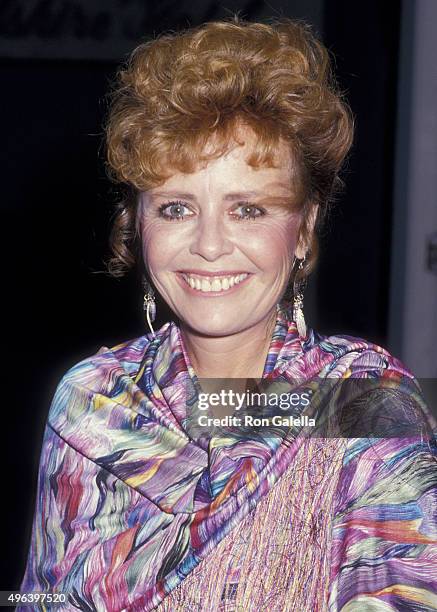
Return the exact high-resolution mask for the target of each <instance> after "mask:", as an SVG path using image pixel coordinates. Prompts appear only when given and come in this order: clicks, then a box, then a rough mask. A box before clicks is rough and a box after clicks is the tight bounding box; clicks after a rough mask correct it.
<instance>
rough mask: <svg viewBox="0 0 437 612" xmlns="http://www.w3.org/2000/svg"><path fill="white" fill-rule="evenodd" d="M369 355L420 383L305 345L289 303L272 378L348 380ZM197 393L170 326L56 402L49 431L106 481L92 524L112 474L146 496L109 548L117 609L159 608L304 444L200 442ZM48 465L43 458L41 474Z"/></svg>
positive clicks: (64, 389) (270, 365) (344, 348)
mask: <svg viewBox="0 0 437 612" xmlns="http://www.w3.org/2000/svg"><path fill="white" fill-rule="evenodd" d="M369 350H370V352H371V353H372V359H371V362H370V361H369V363H370V364H371V367H372V369H373V370H375V371H378V370H381V371H387V372H388V370H389V369H391V370H392V371H394V372H396V373H397V375H406V376H409V377H411V374H410V373H409V372H408V371H407V370H405V369H403V367H402V365H401V364H400V362H397V361H396V360H395V359H394V358H393V357H391V356H390V355H389V354H388V353H387V352H386V351H385V350H384V349H381V348H380V347H375V345H371V344H370V343H367V342H366V341H364V340H361V339H356V338H355V339H354V338H349V337H346V336H343V337H339V336H337V337H332V338H331V339H330V342H327V341H326V337H324V336H320V335H319V334H317V333H316V332H314V330H311V329H309V330H308V333H307V336H306V338H305V339H301V338H300V337H299V334H298V332H297V328H296V324H295V322H294V321H293V320H292V316H291V312H290V308H289V306H288V305H287V304H280V305H278V308H277V318H276V323H275V328H274V332H273V334H272V338H271V342H270V347H269V351H268V355H267V359H266V362H265V367H264V372H263V378H264V379H270V380H276V379H282V380H290V381H292V380H293V379H295V378H299V379H301V380H310V379H311V378H313V377H315V376H319V377H320V376H322V377H323V376H326V375H328V374H329V375H333V376H337V377H342V376H348V375H350V369H351V368H352V367H353V363H354V361H355V360H356V359H357V357H358V356H360V355H361V357H362V359H361V362H360V367H361V368H363V369H365V367H366V357H365V356H366V352H369ZM340 358H342V359H340ZM197 382H198V381H197V379H196V375H195V373H194V370H193V367H192V365H191V363H190V361H189V358H188V355H187V353H186V350H185V347H184V344H183V341H182V337H181V333H180V329H179V328H178V326H177V324H176V323H174V322H169V323H166V324H165V325H164V326H163V327H162V328H161V329H160V330H158V332H157V334H156V338H155V339H152V338H151V337H147V336H142V337H140V338H138V339H136V340H134V341H129V342H125V343H123V344H120V345H118V346H116V347H114V348H112V349H109V348H107V347H103V348H102V349H101V350H100V351H99V352H98V353H97V354H96V355H94V356H93V357H91V358H89V359H87V360H84V361H83V362H81V363H79V364H77V365H76V366H74V367H73V368H71V370H69V372H67V374H66V375H65V376H64V378H63V379H62V381H61V383H60V385H59V386H58V389H57V391H56V394H55V397H54V400H53V403H52V407H51V410H50V414H49V422H48V426H49V428H50V429H52V430H53V431H54V432H56V434H57V436H59V437H60V439H61V440H63V441H66V443H67V444H68V445H69V447H71V448H73V449H74V450H75V451H77V452H78V453H80V454H81V455H82V456H84V457H86V458H87V459H89V460H91V461H92V462H94V464H95V465H96V466H98V469H99V470H101V472H98V474H97V476H93V478H94V479H95V480H94V481H93V483H92V484H91V483H89V486H90V487H94V489H93V491H94V492H95V496H96V498H97V501H96V508H95V511H94V512H93V515H92V517H91V518H90V520H89V525H92V524H95V522H96V521H97V520H98V517H99V512H100V511H101V508H102V507H103V505H104V501H105V495H104V491H105V486H107V485H105V482H106V480H107V478H108V477H107V476H102V474H108V473H109V474H110V475H111V476H113V477H115V478H116V480H117V481H122V482H123V483H124V484H125V485H127V486H128V487H129V490H133V491H134V492H135V493H136V494H137V497H136V498H135V499H136V501H135V504H134V505H135V508H131V509H129V512H128V513H127V516H128V519H126V520H127V526H126V529H125V530H122V531H121V532H120V534H119V535H116V536H114V537H115V539H113V542H112V544H111V546H113V548H112V549H111V550H112V553H111V555H112V562H111V567H110V570H108V571H109V574H110V575H111V577H112V576H113V575H114V576H115V574H116V571H118V572H120V571H123V572H125V573H124V575H123V579H121V578H120V579H119V584H124V585H125V588H124V589H121V587H120V589H119V592H117V593H115V594H113V597H114V598H115V599H114V601H113V604H112V605H113V607H111V610H123V609H128V610H152V609H153V608H154V607H156V606H157V605H158V604H159V603H160V602H161V601H162V600H163V598H164V597H165V596H166V595H167V594H169V593H170V592H171V591H172V590H173V589H174V588H175V587H176V586H177V585H178V584H180V582H181V581H182V580H184V578H185V577H186V576H187V575H188V574H189V573H190V572H191V570H192V569H193V568H194V567H196V565H198V564H199V563H200V562H201V561H202V559H204V558H206V557H207V556H208V555H210V554H211V553H213V551H214V548H215V547H216V546H217V544H218V543H219V542H220V541H221V540H222V539H223V538H224V537H225V536H226V535H227V534H228V533H229V532H230V531H231V530H232V529H234V528H235V527H236V526H238V524H239V523H240V522H241V521H242V520H243V519H244V517H245V516H247V514H248V513H250V512H251V511H252V510H253V509H254V508H255V506H256V505H257V502H258V501H259V500H260V499H261V498H262V497H263V496H264V495H266V494H267V493H268V492H269V491H270V490H271V489H272V487H273V486H274V485H275V483H276V482H277V480H278V479H279V478H280V477H281V475H282V474H283V473H284V471H285V470H286V469H287V467H288V466H289V465H290V464H291V462H292V461H293V457H294V455H295V454H296V452H297V451H298V449H299V447H300V444H301V443H302V439H299V438H294V437H289V436H288V435H285V436H283V437H278V438H269V439H268V440H263V439H262V437H261V438H260V437H256V438H253V439H251V438H244V439H239V438H238V437H235V438H232V437H230V438H229V439H226V440H225V439H216V438H214V437H211V438H209V439H206V440H204V439H201V440H199V441H196V440H194V439H192V438H191V437H190V436H189V435H188V433H187V431H186V428H185V421H186V416H187V415H186V409H187V405H188V404H189V402H190V401H192V399H193V397H194V395H195V391H196V388H197V387H196V385H197ZM43 452H45V451H43ZM46 452H47V453H49V451H46ZM49 461H50V458H45V457H44V456H43V457H42V463H41V465H44V462H47V463H48V462H49ZM62 469H66V468H65V466H64V464H62V466H61V467H60V468H59V470H62ZM55 476H56V475H52V476H51V478H52V479H53V478H55ZM55 479H56V478H55ZM105 479H106V480H105ZM112 486H113V487H115V486H116V482H115V483H114V484H112ZM93 495H94V493H93ZM138 500H141V503H140V502H139V501H138ZM126 503H128V502H126ZM114 511H116V510H114ZM73 519H74V517H73ZM67 544H68V543H67ZM108 546H109V544H108ZM114 551H115V552H114ZM108 555H109V556H111V555H110V554H109V552H108ZM114 555H115V556H114ZM117 555H118V556H117ZM120 559H124V565H123V570H121V569H119V565H120V563H121V562H120ZM100 562H101V561H100V560H99V563H100ZM114 564H115V565H114ZM116 564H118V565H116ZM72 567H74V562H73V566H72ZM114 568H115V569H114ZM117 575H118V574H117ZM111 579H112V578H111ZM72 580H73V578H72ZM114 580H115V578H114ZM67 582H68V581H67ZM114 584H116V582H115V583H114ZM128 584H130V585H131V586H130V587H129V588H128V587H127V586H126V585H128ZM82 597H84V601H86V602H87V603H88V605H90V602H89V601H88V600H87V599H86V597H85V595H83V596H82ZM78 598H79V595H78Z"/></svg>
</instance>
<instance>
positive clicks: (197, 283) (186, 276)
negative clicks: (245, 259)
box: [177, 272, 251, 297]
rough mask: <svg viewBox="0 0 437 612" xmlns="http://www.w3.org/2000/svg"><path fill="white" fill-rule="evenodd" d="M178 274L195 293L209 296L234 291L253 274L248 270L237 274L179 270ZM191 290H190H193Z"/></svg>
mask: <svg viewBox="0 0 437 612" xmlns="http://www.w3.org/2000/svg"><path fill="white" fill-rule="evenodd" d="M177 276H178V277H179V278H181V279H183V280H182V282H183V283H184V285H185V287H186V288H187V289H188V290H191V291H192V292H194V293H195V294H205V295H207V296H208V297H213V296H217V295H222V294H224V293H229V292H232V291H233V290H236V289H238V287H239V286H240V285H242V284H244V283H245V282H246V281H247V279H248V278H249V277H250V276H251V274H250V273H248V272H240V273H237V274H234V273H232V274H225V273H219V274H211V275H209V274H204V273H202V274H195V273H191V272H178V273H177ZM191 291H190V292H191Z"/></svg>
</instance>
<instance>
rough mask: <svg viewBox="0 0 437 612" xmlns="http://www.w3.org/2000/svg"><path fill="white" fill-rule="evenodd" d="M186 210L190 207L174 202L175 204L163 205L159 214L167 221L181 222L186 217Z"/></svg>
mask: <svg viewBox="0 0 437 612" xmlns="http://www.w3.org/2000/svg"><path fill="white" fill-rule="evenodd" d="M184 209H186V210H188V207H187V206H185V204H183V202H180V201H179V200H174V201H173V202H167V204H162V205H161V206H160V207H159V209H158V212H159V216H160V217H163V218H164V219H167V221H181V220H182V219H183V218H184V217H185V216H186V213H184ZM166 211H167V212H166Z"/></svg>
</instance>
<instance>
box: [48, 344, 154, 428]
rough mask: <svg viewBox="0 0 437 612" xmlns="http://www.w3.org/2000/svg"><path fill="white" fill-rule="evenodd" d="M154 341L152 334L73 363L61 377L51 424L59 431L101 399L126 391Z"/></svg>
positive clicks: (49, 420) (50, 417)
mask: <svg viewBox="0 0 437 612" xmlns="http://www.w3.org/2000/svg"><path fill="white" fill-rule="evenodd" d="M150 341H151V339H150V337H149V335H145V336H140V337H137V338H134V339H131V340H126V341H125V342H122V343H120V344H117V345H115V346H113V347H110V348H109V347H107V346H102V347H101V348H100V349H99V350H98V351H97V352H96V353H94V354H93V355H90V356H89V357H86V358H85V359H82V360H81V361H79V362H78V363H76V364H74V365H73V366H72V367H71V368H69V369H68V370H67V372H66V373H65V374H64V375H63V376H62V378H61V380H60V381H59V383H58V385H57V387H56V391H55V394H54V397H53V400H52V403H51V406H50V411H49V417H48V422H49V424H50V425H51V426H52V427H54V428H55V430H57V431H60V430H61V429H62V428H63V427H64V425H65V423H66V422H67V421H68V422H70V423H71V422H73V421H76V420H77V417H78V416H79V415H84V414H85V413H89V412H91V411H94V410H95V409H96V407H97V404H98V401H99V398H100V399H102V398H108V399H109V398H111V397H113V398H115V397H116V396H117V395H120V393H122V392H123V390H124V391H125V392H126V391H127V390H128V389H129V387H130V385H131V384H132V378H133V377H134V376H135V374H136V373H137V372H138V370H139V368H140V366H141V362H142V359H143V357H144V353H145V351H146V349H147V346H148V345H149V343H150Z"/></svg>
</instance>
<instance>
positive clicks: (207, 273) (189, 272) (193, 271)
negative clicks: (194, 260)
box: [178, 269, 250, 276]
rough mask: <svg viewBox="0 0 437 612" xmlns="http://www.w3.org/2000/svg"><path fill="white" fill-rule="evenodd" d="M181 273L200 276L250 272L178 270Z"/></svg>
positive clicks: (233, 274)
mask: <svg viewBox="0 0 437 612" xmlns="http://www.w3.org/2000/svg"><path fill="white" fill-rule="evenodd" d="M178 272H180V273H181V274H197V275H198V276H236V275H237V274H250V272H246V270H224V271H223V270H217V271H212V270H210V271H208V270H194V269H191V270H178Z"/></svg>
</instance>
